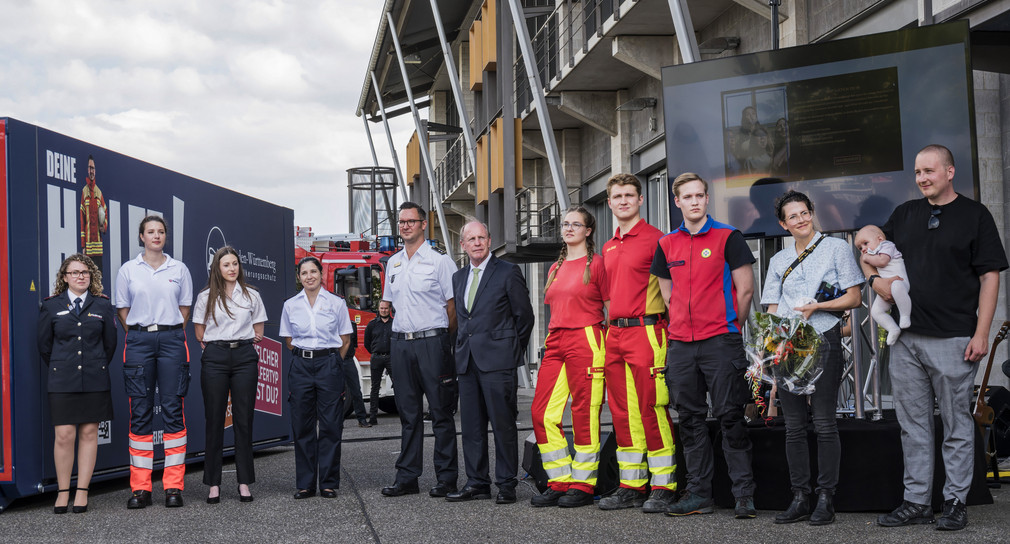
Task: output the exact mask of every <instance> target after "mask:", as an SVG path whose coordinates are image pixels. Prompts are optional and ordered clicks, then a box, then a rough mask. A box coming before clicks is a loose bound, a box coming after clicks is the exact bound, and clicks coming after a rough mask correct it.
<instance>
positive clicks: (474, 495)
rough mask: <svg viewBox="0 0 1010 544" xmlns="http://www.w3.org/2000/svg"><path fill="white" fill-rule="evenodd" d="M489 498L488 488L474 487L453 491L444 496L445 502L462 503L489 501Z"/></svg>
mask: <svg viewBox="0 0 1010 544" xmlns="http://www.w3.org/2000/svg"><path fill="white" fill-rule="evenodd" d="M490 498H491V488H489V487H476V486H470V485H468V486H466V487H464V488H463V489H460V490H459V491H454V492H452V493H449V494H448V495H446V496H445V500H447V501H449V502H463V501H472V500H477V499H490Z"/></svg>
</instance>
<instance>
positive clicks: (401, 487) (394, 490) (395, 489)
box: [382, 480, 420, 497]
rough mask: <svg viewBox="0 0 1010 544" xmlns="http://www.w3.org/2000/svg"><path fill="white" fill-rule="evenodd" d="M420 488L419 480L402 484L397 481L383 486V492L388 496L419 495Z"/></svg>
mask: <svg viewBox="0 0 1010 544" xmlns="http://www.w3.org/2000/svg"><path fill="white" fill-rule="evenodd" d="M418 493H420V490H419V489H418V488H417V480H414V481H413V482H411V483H409V484H401V483H400V482H396V483H395V484H393V485H391V486H389V487H383V488H382V494H383V495H385V496H387V497H399V496H400V495H417V494H418Z"/></svg>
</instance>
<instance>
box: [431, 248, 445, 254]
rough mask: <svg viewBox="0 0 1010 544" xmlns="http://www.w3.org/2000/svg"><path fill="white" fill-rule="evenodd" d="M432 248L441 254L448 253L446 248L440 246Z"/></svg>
mask: <svg viewBox="0 0 1010 544" xmlns="http://www.w3.org/2000/svg"><path fill="white" fill-rule="evenodd" d="M431 249H434V250H435V251H436V252H437V253H438V254H439V255H445V254H446V253H445V250H444V249H442V248H440V247H432V248H431Z"/></svg>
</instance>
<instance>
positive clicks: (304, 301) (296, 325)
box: [279, 288, 351, 350]
mask: <svg viewBox="0 0 1010 544" xmlns="http://www.w3.org/2000/svg"><path fill="white" fill-rule="evenodd" d="M279 334H280V336H283V337H286V338H290V339H291V344H292V345H294V346H295V347H296V348H300V349H307V350H317V349H327V348H339V347H340V346H343V345H344V342H343V341H342V340H341V339H340V335H341V334H351V317H350V314H349V313H348V311H347V304H346V303H345V302H344V299H342V298H340V297H338V296H337V295H334V294H333V293H331V292H329V291H327V290H326V289H324V288H320V289H319V294H318V295H316V304H315V305H314V306H310V305H309V297H308V296H306V295H305V290H304V289H303V290H301V291H299V292H298V294H297V295H295V296H293V297H291V298H289V299H287V300H286V301H284V310H283V311H282V312H281V324H280V333H279Z"/></svg>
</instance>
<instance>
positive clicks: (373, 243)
mask: <svg viewBox="0 0 1010 544" xmlns="http://www.w3.org/2000/svg"><path fill="white" fill-rule="evenodd" d="M295 232H296V239H295V262H298V261H299V260H301V259H302V258H303V257H308V256H312V257H316V258H317V259H319V261H320V262H321V263H322V265H323V286H324V287H325V288H326V289H328V290H330V292H332V293H336V294H337V295H340V296H341V297H344V300H345V301H346V302H347V308H348V310H349V311H350V313H351V321H354V322H355V323H356V324H357V327H358V349H357V350H356V351H355V352H354V358H355V361H356V362H357V364H358V380H359V382H360V383H361V394H362V396H363V397H364V398H365V402H366V403H368V401H369V395H370V392H371V383H372V376H371V367H370V366H369V360H370V359H371V356H370V355H369V354H368V351H367V350H366V349H365V326H366V325H368V322H369V321H371V320H372V319H374V318H375V316H376V312H377V311H378V307H379V301H381V300H382V285H383V282H384V281H385V277H386V261H387V260H389V257H390V256H391V255H392V254H393V253H396V251H397V250H398V249H399V248H398V247H396V238H395V237H393V236H379V237H365V236H362V235H358V234H336V235H329V236H313V234H312V229H311V228H308V227H296V228H295ZM379 408H380V409H381V410H382V411H384V412H389V413H395V412H396V405H395V404H394V402H393V386H392V382H391V381H390V379H389V375H388V374H383V379H382V387H381V389H380V390H379Z"/></svg>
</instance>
